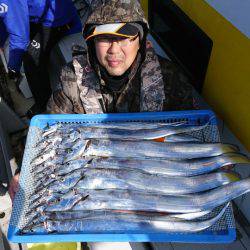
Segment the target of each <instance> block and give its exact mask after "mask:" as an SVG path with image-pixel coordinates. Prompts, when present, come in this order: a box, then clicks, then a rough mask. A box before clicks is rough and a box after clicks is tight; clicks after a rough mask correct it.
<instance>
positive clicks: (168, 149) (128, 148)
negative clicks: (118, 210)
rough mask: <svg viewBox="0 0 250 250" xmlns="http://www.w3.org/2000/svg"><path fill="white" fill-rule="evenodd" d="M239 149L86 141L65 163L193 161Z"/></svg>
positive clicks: (76, 146)
mask: <svg viewBox="0 0 250 250" xmlns="http://www.w3.org/2000/svg"><path fill="white" fill-rule="evenodd" d="M237 151H238V148H236V147H235V146H233V145H230V144H222V143H166V142H152V141H137V142H132V141H116V140H86V141H81V142H80V143H79V144H77V145H75V146H74V147H73V148H72V153H71V154H69V155H68V156H67V157H66V158H65V162H67V161H70V160H74V159H77V158H80V157H82V156H102V157H121V158H145V157H155V158H168V159H193V158H202V157H211V156H218V155H221V154H224V153H231V152H237Z"/></svg>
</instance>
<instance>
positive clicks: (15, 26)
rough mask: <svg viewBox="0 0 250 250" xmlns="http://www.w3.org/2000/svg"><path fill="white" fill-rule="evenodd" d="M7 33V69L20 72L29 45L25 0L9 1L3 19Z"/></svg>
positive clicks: (26, 4) (27, 15)
mask: <svg viewBox="0 0 250 250" xmlns="http://www.w3.org/2000/svg"><path fill="white" fill-rule="evenodd" d="M4 22H5V25H6V29H7V32H8V33H9V63H8V67H9V68H11V69H13V70H15V71H20V68H21V65H22V59H23V54H24V52H25V51H26V49H27V47H28V44H29V10H28V3H27V0H15V1H12V0H10V1H9V2H8V12H7V14H6V16H5V17H4Z"/></svg>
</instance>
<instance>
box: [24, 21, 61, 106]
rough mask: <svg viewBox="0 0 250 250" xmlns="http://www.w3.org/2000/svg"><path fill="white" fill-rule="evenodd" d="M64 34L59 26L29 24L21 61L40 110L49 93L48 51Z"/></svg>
mask: <svg viewBox="0 0 250 250" xmlns="http://www.w3.org/2000/svg"><path fill="white" fill-rule="evenodd" d="M64 34H65V31H64V30H60V28H49V27H44V26H42V25H41V24H34V23H32V24H30V44H29V46H28V50H27V52H26V53H25V55H24V58H23V63H24V71H25V75H26V77H27V81H28V84H29V87H30V90H31V92H32V94H33V97H34V99H35V103H36V106H37V107H38V108H39V109H40V111H43V110H45V107H46V104H47V101H48V99H49V97H50V95H51V87H50V81H49V72H48V68H49V58H50V52H51V50H52V49H53V47H54V46H55V45H56V43H57V42H58V41H59V40H60V39H61V38H62V37H63V36H64Z"/></svg>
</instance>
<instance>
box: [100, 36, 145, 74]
mask: <svg viewBox="0 0 250 250" xmlns="http://www.w3.org/2000/svg"><path fill="white" fill-rule="evenodd" d="M139 47H140V44H139V37H138V36H137V37H136V38H133V39H130V38H125V39H124V38H119V37H116V36H107V35H105V36H98V37H96V38H95V50H96V56H97V59H98V61H99V63H100V64H101V65H102V66H103V67H104V68H105V69H106V70H107V71H108V73H109V74H110V75H111V76H121V75H122V74H124V73H125V72H126V70H127V69H128V68H129V67H130V66H131V65H132V63H133V62H134V60H135V58H136V55H137V52H138V49H139Z"/></svg>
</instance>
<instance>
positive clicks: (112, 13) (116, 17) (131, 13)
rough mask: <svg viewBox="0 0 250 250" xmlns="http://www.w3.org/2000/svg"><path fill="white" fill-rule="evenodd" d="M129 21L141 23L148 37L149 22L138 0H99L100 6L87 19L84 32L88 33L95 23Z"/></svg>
mask: <svg viewBox="0 0 250 250" xmlns="http://www.w3.org/2000/svg"><path fill="white" fill-rule="evenodd" d="M127 22H134V23H135V22H136V23H139V24H141V25H142V27H143V29H144V37H146V34H147V33H148V23H147V20H146V18H145V16H144V12H143V10H142V8H141V5H140V2H139V1H138V0H99V4H98V6H96V8H95V9H94V11H93V13H92V14H91V15H90V16H89V17H88V19H87V22H86V26H85V27H84V30H83V33H84V34H87V33H88V30H89V28H90V27H93V26H94V25H101V24H108V23H127Z"/></svg>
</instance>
